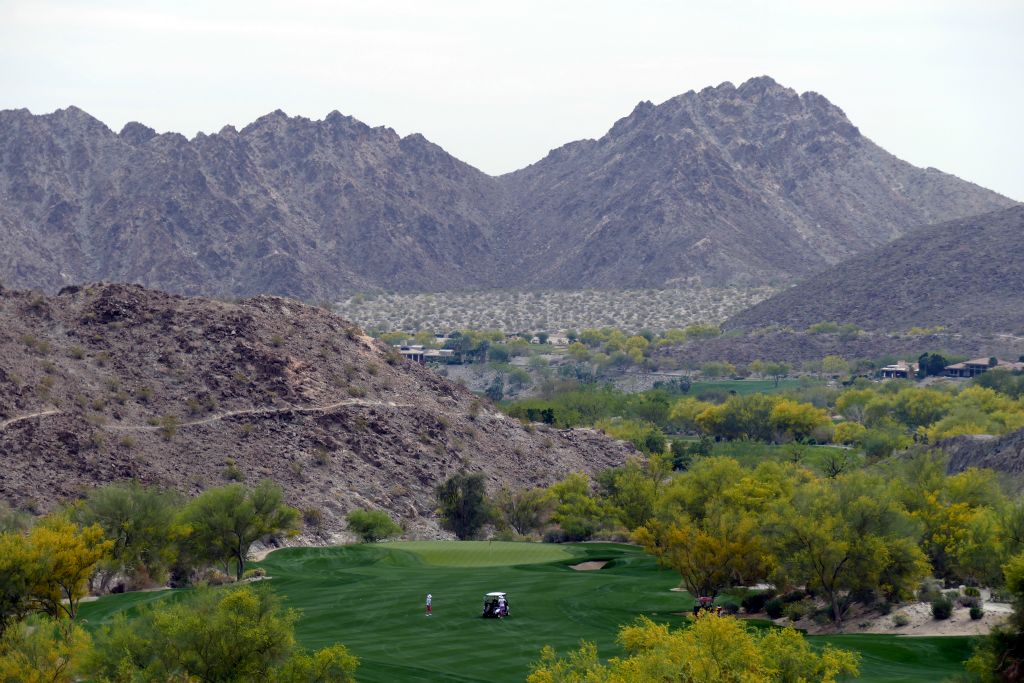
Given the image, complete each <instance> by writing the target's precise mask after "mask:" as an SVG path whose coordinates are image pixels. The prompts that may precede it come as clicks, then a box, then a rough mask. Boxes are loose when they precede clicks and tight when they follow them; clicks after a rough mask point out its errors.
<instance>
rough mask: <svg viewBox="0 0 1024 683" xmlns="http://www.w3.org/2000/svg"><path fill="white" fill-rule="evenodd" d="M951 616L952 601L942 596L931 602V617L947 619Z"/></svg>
mask: <svg viewBox="0 0 1024 683" xmlns="http://www.w3.org/2000/svg"><path fill="white" fill-rule="evenodd" d="M952 614H953V601H952V600H950V599H949V598H947V597H945V596H943V597H941V598H939V599H937V600H932V616H933V617H935V618H936V619H939V620H941V619H949V617H950V616H951V615H952Z"/></svg>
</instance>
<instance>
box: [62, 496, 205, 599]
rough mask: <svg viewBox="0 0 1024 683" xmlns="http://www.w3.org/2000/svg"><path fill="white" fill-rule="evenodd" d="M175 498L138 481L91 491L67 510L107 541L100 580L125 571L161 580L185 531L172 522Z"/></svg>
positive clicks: (175, 515) (175, 512) (176, 507)
mask: <svg viewBox="0 0 1024 683" xmlns="http://www.w3.org/2000/svg"><path fill="white" fill-rule="evenodd" d="M180 510H181V498H180V496H179V495H178V494H177V493H175V492H173V491H166V490H160V489H156V488H147V487H144V486H142V485H141V484H139V483H138V482H135V481H133V482H130V483H118V484H110V485H108V486H103V487H101V488H97V489H94V490H93V491H92V492H90V493H89V495H88V496H87V497H86V499H85V500H84V501H82V503H81V504H80V505H79V506H78V507H76V508H75V509H74V510H73V512H72V517H73V519H74V520H75V521H76V522H78V523H79V524H80V525H82V526H89V525H92V524H98V525H99V526H100V527H101V528H102V529H103V533H104V535H105V536H106V538H107V539H108V540H110V541H112V542H113V547H112V548H111V551H110V556H109V558H108V560H107V561H105V563H104V564H105V565H106V566H105V568H106V569H107V571H106V572H101V573H102V574H103V575H104V576H103V579H104V580H106V579H109V578H110V577H111V576H113V575H114V574H117V573H120V572H126V573H128V574H129V575H131V576H133V577H139V576H142V577H143V578H146V577H148V578H149V579H151V580H153V581H154V582H156V583H161V582H163V581H164V580H165V579H166V577H167V573H168V570H169V569H170V567H171V566H172V565H173V564H174V561H175V559H176V558H177V555H178V547H179V542H180V541H181V540H182V539H183V538H184V537H185V535H186V532H187V529H186V528H184V527H183V526H182V525H181V524H179V523H178V513H179V511H180Z"/></svg>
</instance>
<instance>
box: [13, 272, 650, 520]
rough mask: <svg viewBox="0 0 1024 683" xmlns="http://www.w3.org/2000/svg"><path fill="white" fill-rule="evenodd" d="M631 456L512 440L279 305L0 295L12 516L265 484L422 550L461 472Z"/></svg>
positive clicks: (488, 411)
mask: <svg viewBox="0 0 1024 683" xmlns="http://www.w3.org/2000/svg"><path fill="white" fill-rule="evenodd" d="M634 452H635V451H634V450H633V449H632V447H627V446H626V445H624V444H621V443H618V442H613V441H611V440H609V439H608V438H606V437H604V436H602V435H600V434H598V433H596V432H593V431H588V430H575V431H559V430H548V429H542V428H540V427H538V428H537V429H533V428H524V427H523V426H522V425H521V424H520V423H519V422H517V421H515V420H512V419H510V418H507V417H505V416H503V415H502V414H500V413H498V412H496V411H495V410H494V409H493V407H491V406H490V404H489V403H487V402H486V401H481V400H480V399H478V398H476V397H475V396H474V395H473V394H471V393H470V392H469V391H468V390H466V389H464V388H463V387H461V386H459V385H457V384H453V383H451V382H449V381H447V380H445V379H443V378H441V377H439V376H438V375H437V374H436V373H434V372H433V371H431V370H428V369H426V368H423V367H420V366H418V365H413V364H408V363H406V362H405V361H403V360H402V359H401V358H400V357H399V356H397V354H394V353H392V352H389V349H388V348H387V347H385V346H382V345H380V344H378V343H376V342H374V341H373V340H371V339H370V338H368V337H365V336H363V335H362V333H361V332H360V331H359V330H358V329H357V328H355V327H353V326H351V325H350V324H349V323H347V322H346V321H345V320H343V319H341V318H339V317H337V316H334V315H331V314H329V313H327V312H325V311H323V310H320V309H318V308H313V307H309V306H305V305H302V304H300V303H297V302H295V301H292V300H287V299H281V298H276V297H266V296H264V297H257V298H254V299H249V300H246V301H243V302H241V303H237V304H232V303H223V302H220V301H214V300H209V299H203V298H182V297H179V296H174V295H169V294H164V293H161V292H156V291H152V290H147V289H143V288H142V287H139V286H134V285H91V286H85V287H81V288H78V287H69V288H67V289H65V290H63V291H62V292H61V293H60V294H59V295H57V296H53V297H46V296H41V295H38V294H34V293H30V292H22V291H12V290H9V289H8V290H0V497H2V498H3V499H4V500H6V501H7V502H9V503H11V504H12V505H14V506H15V507H19V508H23V509H29V510H45V509H48V508H51V507H52V506H53V505H54V504H56V503H57V502H58V501H59V500H60V499H66V498H71V497H74V496H77V495H79V494H80V493H81V492H82V491H83V490H85V489H87V488H88V487H90V486H93V485H95V484H100V483H103V482H109V481H114V480H118V479H124V478H138V479H140V480H142V481H144V482H150V483H156V484H161V485H164V486H173V487H175V488H177V489H179V490H181V491H183V492H186V493H189V494H194V493H197V492H199V491H201V490H202V489H204V488H205V487H208V486H211V485H218V484H222V483H225V482H227V481H230V480H233V479H234V480H238V479H242V480H244V481H247V482H255V481H258V480H259V479H262V478H266V477H269V478H271V479H274V480H275V481H277V482H279V483H280V484H282V485H283V486H284V488H285V491H286V494H287V498H288V500H289V502H291V503H292V504H293V505H295V506H297V507H299V508H301V509H303V510H320V511H322V514H323V517H324V522H323V524H324V529H325V532H330V531H337V530H339V529H340V528H341V527H342V526H343V522H342V517H343V516H344V515H345V514H346V513H347V511H349V510H351V509H352V508H355V507H374V508H377V507H380V508H384V509H387V510H389V511H390V512H392V513H393V514H394V515H395V516H396V517H397V518H400V519H401V520H403V521H404V522H405V523H406V524H407V525H408V527H409V528H410V530H411V531H412V532H413V533H418V534H434V533H437V525H436V520H435V518H434V514H433V508H434V500H433V489H434V486H435V485H436V484H438V483H439V482H441V481H443V480H444V479H445V478H447V477H448V476H450V475H451V474H453V473H454V472H456V471H458V470H459V469H460V468H467V469H469V470H471V471H482V472H484V473H486V475H487V479H488V486H489V487H490V488H491V489H492V490H496V489H497V488H498V487H500V486H502V485H508V486H509V487H511V488H519V487H527V486H533V485H541V484H549V483H551V482H553V481H555V480H556V479H558V478H560V477H561V476H563V475H564V474H566V473H568V472H570V471H587V472H591V473H592V472H595V471H598V470H601V469H604V468H607V467H609V466H613V465H617V464H620V463H622V462H624V460H625V459H626V458H627V457H628V456H629V455H630V454H632V453H634ZM314 514H315V513H314Z"/></svg>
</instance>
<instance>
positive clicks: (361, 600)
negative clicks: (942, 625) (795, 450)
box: [81, 541, 970, 683]
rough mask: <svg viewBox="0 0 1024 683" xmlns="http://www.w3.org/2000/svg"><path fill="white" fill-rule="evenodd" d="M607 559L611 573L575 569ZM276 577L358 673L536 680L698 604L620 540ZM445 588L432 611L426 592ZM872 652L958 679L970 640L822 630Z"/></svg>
mask: <svg viewBox="0 0 1024 683" xmlns="http://www.w3.org/2000/svg"><path fill="white" fill-rule="evenodd" d="M596 560H601V561H608V564H607V565H606V566H605V567H604V568H603V569H600V570H597V571H589V572H579V571H575V570H573V569H570V568H569V565H571V564H576V563H578V562H586V561H596ZM257 564H258V565H259V566H262V567H264V568H265V569H266V570H267V572H268V574H269V575H270V576H271V577H272V578H271V580H270V581H268V582H267V584H266V585H267V587H269V588H271V589H273V590H274V591H275V592H277V593H278V594H279V595H281V596H282V597H283V598H284V601H285V604H286V605H287V606H289V607H294V608H298V609H300V610H302V617H301V619H300V620H299V622H298V624H297V626H296V636H297V638H298V639H299V642H300V643H301V644H302V645H303V646H304V647H306V648H308V649H311V650H313V649H318V648H321V647H325V646H327V645H332V644H334V643H344V644H345V645H346V646H347V647H348V648H349V649H350V650H351V651H352V652H353V653H354V654H355V655H357V656H358V657H359V658H360V660H361V661H362V665H361V666H360V668H359V672H358V679H359V680H360V681H361V682H362V683H374V682H375V681H378V682H381V683H384V682H387V683H393V682H395V681H400V682H404V681H456V682H468V681H495V682H502V681H510V682H511V681H523V680H525V678H526V675H527V672H528V671H529V667H530V663H531V662H533V661H536V659H537V657H538V655H539V653H540V649H541V647H542V646H544V645H545V644H549V645H552V646H554V647H555V648H557V649H558V650H559V651H560V652H562V653H566V652H568V651H570V650H573V649H575V648H576V647H578V646H579V642H580V640H589V641H592V642H594V643H596V644H597V646H598V648H599V649H600V652H601V655H602V656H603V657H613V656H616V655H621V654H623V652H622V649H621V648H620V647H619V645H618V643H616V642H615V637H616V635H617V634H618V630H619V627H620V626H621V625H623V624H628V623H630V622H632V621H633V620H634V619H635V618H636V617H637V616H639V615H641V614H644V615H647V616H649V617H651V618H652V619H654V620H656V621H659V622H665V623H668V624H670V625H671V626H673V627H678V626H681V625H683V624H684V623H685V619H684V617H683V616H681V615H682V614H685V613H688V612H689V610H690V609H691V608H692V606H693V600H692V599H691V598H690V596H689V595H687V594H686V593H678V592H671V591H670V589H671V588H673V587H675V586H677V585H678V583H679V576H678V575H677V574H675V573H674V572H670V571H667V570H663V569H659V568H658V567H657V565H656V564H655V562H654V560H653V558H651V557H649V556H647V555H645V554H644V553H643V552H642V551H641V550H640V549H639V548H636V547H634V546H627V545H620V544H612V543H583V544H566V545H557V546H556V545H546V544H543V545H542V544H535V543H491V544H488V543H487V542H457V541H450V542H443V541H437V542H413V543H387V544H378V545H359V546H344V547H333V548H288V549H284V550H279V551H277V552H275V553H272V554H271V555H270V556H268V557H267V559H266V560H264V561H263V562H260V563H257ZM495 590H502V591H507V592H508V596H509V607H510V611H511V614H510V617H509V618H508V619H504V620H497V619H481V618H480V611H481V608H482V602H483V596H484V594H485V593H488V592H490V591H495ZM181 593H183V591H164V592H162V593H129V594H124V595H113V596H109V597H105V598H102V599H101V600H98V601H96V602H93V603H88V604H85V605H82V609H81V615H82V618H84V619H86V620H87V624H86V625H87V628H89V629H95V628H96V627H97V626H99V625H101V624H103V623H105V622H107V621H108V620H109V619H110V618H111V617H112V615H113V614H115V613H116V612H118V611H121V610H131V609H133V608H134V607H136V606H138V605H141V604H145V603H149V602H153V601H156V600H167V599H171V600H173V599H176V597H177V596H179V595H180V594H181ZM427 593H432V594H433V597H434V614H433V616H431V617H426V616H425V615H424V612H423V600H424V598H425V596H426V594H427ZM810 640H811V642H812V643H814V644H815V645H818V646H823V645H824V644H825V643H833V644H835V645H837V646H839V647H845V648H849V649H852V650H857V651H860V652H861V653H862V655H863V657H864V660H863V666H862V672H863V677H862V679H861V680H864V681H877V682H882V681H887V682H888V681H893V682H908V683H909V682H916V681H920V682H921V683H924V682H926V681H927V682H931V681H937V680H942V679H943V678H946V677H949V676H953V675H956V674H957V673H958V672H960V671H961V668H960V662H962V661H963V660H964V659H965V658H966V657H967V656H968V655H969V654H970V639H967V638H898V637H894V636H872V635H864V636H860V635H858V636H829V637H812V638H811V639H810Z"/></svg>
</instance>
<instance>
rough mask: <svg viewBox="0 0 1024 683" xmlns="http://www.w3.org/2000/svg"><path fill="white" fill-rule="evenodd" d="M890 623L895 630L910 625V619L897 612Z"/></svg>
mask: <svg viewBox="0 0 1024 683" xmlns="http://www.w3.org/2000/svg"><path fill="white" fill-rule="evenodd" d="M892 623H893V625H894V626H895V627H896V628H900V627H903V626H906V625H907V624H909V623H910V617H908V616H907V615H906V614H904V613H903V612H897V613H896V614H894V615H893V617H892Z"/></svg>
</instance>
